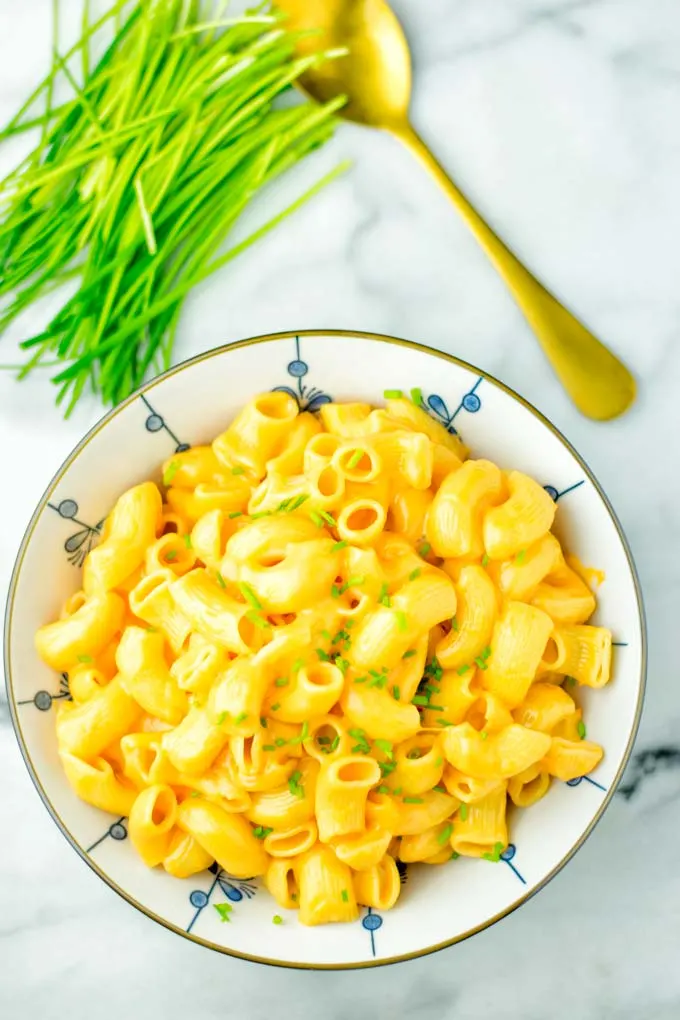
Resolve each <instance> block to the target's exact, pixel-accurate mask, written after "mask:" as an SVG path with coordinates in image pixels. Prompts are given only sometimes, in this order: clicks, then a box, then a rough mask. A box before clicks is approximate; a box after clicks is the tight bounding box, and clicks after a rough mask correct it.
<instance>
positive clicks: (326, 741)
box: [316, 737, 331, 745]
mask: <svg viewBox="0 0 680 1020" xmlns="http://www.w3.org/2000/svg"><path fill="white" fill-rule="evenodd" d="M316 742H317V744H321V745H324V744H330V742H331V738H330V737H317V738H316Z"/></svg>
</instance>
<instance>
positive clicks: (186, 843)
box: [162, 829, 213, 878]
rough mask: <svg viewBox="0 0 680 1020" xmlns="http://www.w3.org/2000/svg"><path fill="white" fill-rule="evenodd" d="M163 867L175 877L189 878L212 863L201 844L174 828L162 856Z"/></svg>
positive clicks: (186, 833)
mask: <svg viewBox="0 0 680 1020" xmlns="http://www.w3.org/2000/svg"><path fill="white" fill-rule="evenodd" d="M162 863H163V867H164V868H165V870H166V871H167V873H168V874H169V875H174V876H175V878H189V877H190V875H197V874H199V873H200V872H201V871H205V870H206V868H209V867H210V865H211V864H212V863H213V858H212V857H211V856H210V854H209V853H208V852H207V850H204V849H203V847H202V846H201V844H200V843H199V842H198V841H197V840H195V839H194V837H193V836H190V835H189V833H188V832H182V830H181V829H175V830H174V832H173V833H172V834H171V836H170V841H169V843H168V847H167V850H166V854H165V857H164V858H163V861H162Z"/></svg>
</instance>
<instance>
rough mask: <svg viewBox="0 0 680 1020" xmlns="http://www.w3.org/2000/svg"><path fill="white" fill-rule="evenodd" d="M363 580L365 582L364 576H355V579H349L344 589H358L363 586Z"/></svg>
mask: <svg viewBox="0 0 680 1020" xmlns="http://www.w3.org/2000/svg"><path fill="white" fill-rule="evenodd" d="M365 580H366V578H365V577H364V576H359V575H356V576H355V577H350V579H349V580H348V582H347V585H346V587H347V588H358V587H359V585H360V584H363V583H364V581H365Z"/></svg>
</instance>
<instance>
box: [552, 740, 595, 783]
mask: <svg viewBox="0 0 680 1020" xmlns="http://www.w3.org/2000/svg"><path fill="white" fill-rule="evenodd" d="M602 754H603V752H602V748H601V747H600V746H599V744H593V743H591V742H590V741H589V740H581V741H578V742H577V741H573V740H565V739H564V737H552V738H551V740H550V745H549V747H548V750H547V752H546V754H545V756H544V757H543V758H542V759H541V766H542V768H544V769H545V771H546V772H548V773H549V774H550V775H551V776H555V778H556V779H561V780H562V781H563V782H565V783H568V782H569V780H570V779H577V778H578V777H579V776H587V775H588V773H589V772H592V771H593V769H594V768H595V766H596V765H599V763H600V761H601V760H602Z"/></svg>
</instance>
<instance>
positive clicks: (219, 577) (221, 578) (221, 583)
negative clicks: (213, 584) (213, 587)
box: [215, 570, 227, 588]
mask: <svg viewBox="0 0 680 1020" xmlns="http://www.w3.org/2000/svg"><path fill="white" fill-rule="evenodd" d="M215 576H216V577H217V583H218V584H219V586H220V588H226V587H227V586H226V584H225V581H224V578H223V577H222V575H221V574H220V572H219V570H218V571H217V574H216V575H215Z"/></svg>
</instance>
